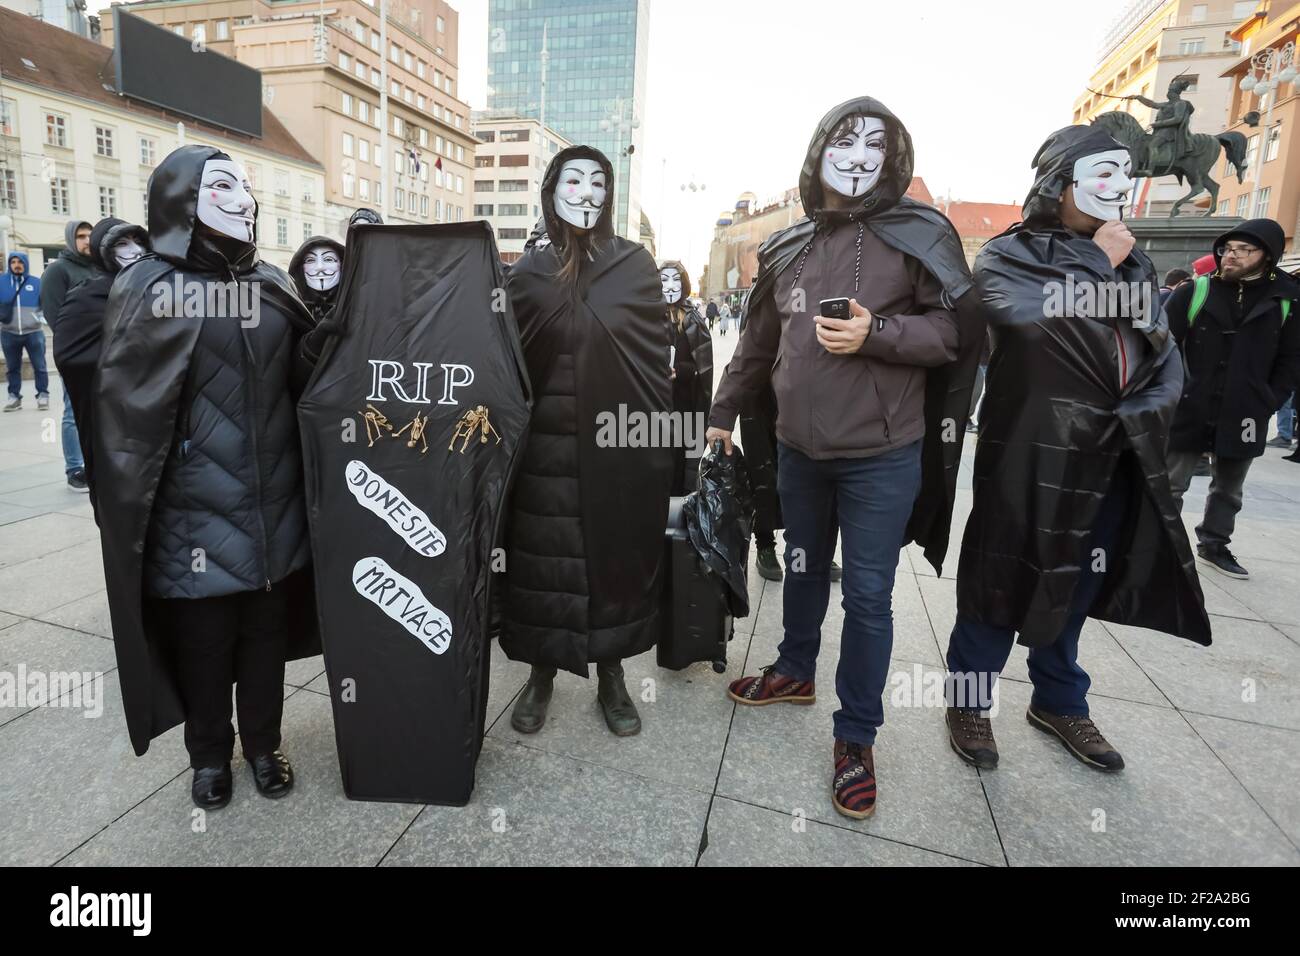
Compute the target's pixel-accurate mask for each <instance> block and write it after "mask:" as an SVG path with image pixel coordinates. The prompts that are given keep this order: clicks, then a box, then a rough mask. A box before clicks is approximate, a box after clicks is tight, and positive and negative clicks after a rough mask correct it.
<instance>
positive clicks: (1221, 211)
mask: <svg viewBox="0 0 1300 956" xmlns="http://www.w3.org/2000/svg"><path fill="white" fill-rule="evenodd" d="M1215 214H1216V215H1219V216H1226V215H1227V214H1228V200H1226V199H1220V200H1219V208H1218V209H1216V210H1215Z"/></svg>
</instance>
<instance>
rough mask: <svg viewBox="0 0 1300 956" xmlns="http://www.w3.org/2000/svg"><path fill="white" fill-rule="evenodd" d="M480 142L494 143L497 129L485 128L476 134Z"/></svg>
mask: <svg viewBox="0 0 1300 956" xmlns="http://www.w3.org/2000/svg"><path fill="white" fill-rule="evenodd" d="M478 141H479V142H480V143H495V142H496V141H497V131H496V130H494V129H485V130H483V132H481V133H479V134H478Z"/></svg>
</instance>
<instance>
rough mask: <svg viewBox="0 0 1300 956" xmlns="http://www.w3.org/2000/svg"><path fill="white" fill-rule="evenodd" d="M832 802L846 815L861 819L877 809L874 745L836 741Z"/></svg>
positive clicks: (832, 777)
mask: <svg viewBox="0 0 1300 956" xmlns="http://www.w3.org/2000/svg"><path fill="white" fill-rule="evenodd" d="M831 802H832V803H833V804H835V809H836V810H838V811H839V812H840V813H842V814H843V815H844V816H846V817H852V818H853V819H854V820H862V819H865V818H866V817H869V816H871V815H872V814H873V813H875V812H876V763H875V759H874V758H873V757H872V754H871V748H870V747H864V746H863V745H862V744H852V743H849V742H848V741H846V740H836V741H835V773H834V774H833V775H832V776H831Z"/></svg>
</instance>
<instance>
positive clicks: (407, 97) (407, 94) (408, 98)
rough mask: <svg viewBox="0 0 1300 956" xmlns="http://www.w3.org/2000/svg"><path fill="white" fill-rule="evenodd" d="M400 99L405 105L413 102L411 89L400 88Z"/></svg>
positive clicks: (406, 87) (407, 87) (413, 96)
mask: <svg viewBox="0 0 1300 956" xmlns="http://www.w3.org/2000/svg"><path fill="white" fill-rule="evenodd" d="M402 99H403V100H404V101H405V102H407V103H414V102H415V94H414V93H412V92H411V88H410V87H409V86H404V87H402Z"/></svg>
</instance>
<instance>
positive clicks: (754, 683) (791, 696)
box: [727, 664, 817, 707]
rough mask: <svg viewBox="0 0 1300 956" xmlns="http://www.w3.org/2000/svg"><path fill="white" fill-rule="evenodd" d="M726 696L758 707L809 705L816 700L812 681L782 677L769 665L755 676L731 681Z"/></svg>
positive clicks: (772, 665) (740, 702)
mask: <svg viewBox="0 0 1300 956" xmlns="http://www.w3.org/2000/svg"><path fill="white" fill-rule="evenodd" d="M727 696H728V697H730V698H731V699H732V700H734V701H735V702H736V703H738V704H749V705H750V706H753V707H760V706H762V705H763V704H811V703H813V702H815V701H816V700H817V688H816V686H815V684H814V682H813V681H810V680H795V679H794V678H793V677H782V676H781V675H780V674H778V673H777V672H776V665H775V664H769V665H768V666H767V667H764V668H763V669H762V670H761V671H760V672H759V673H758V675H757V676H753V677H742V678H740V679H739V680H733V681H732V682H731V684H730V686H729V687H728V688H727Z"/></svg>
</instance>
